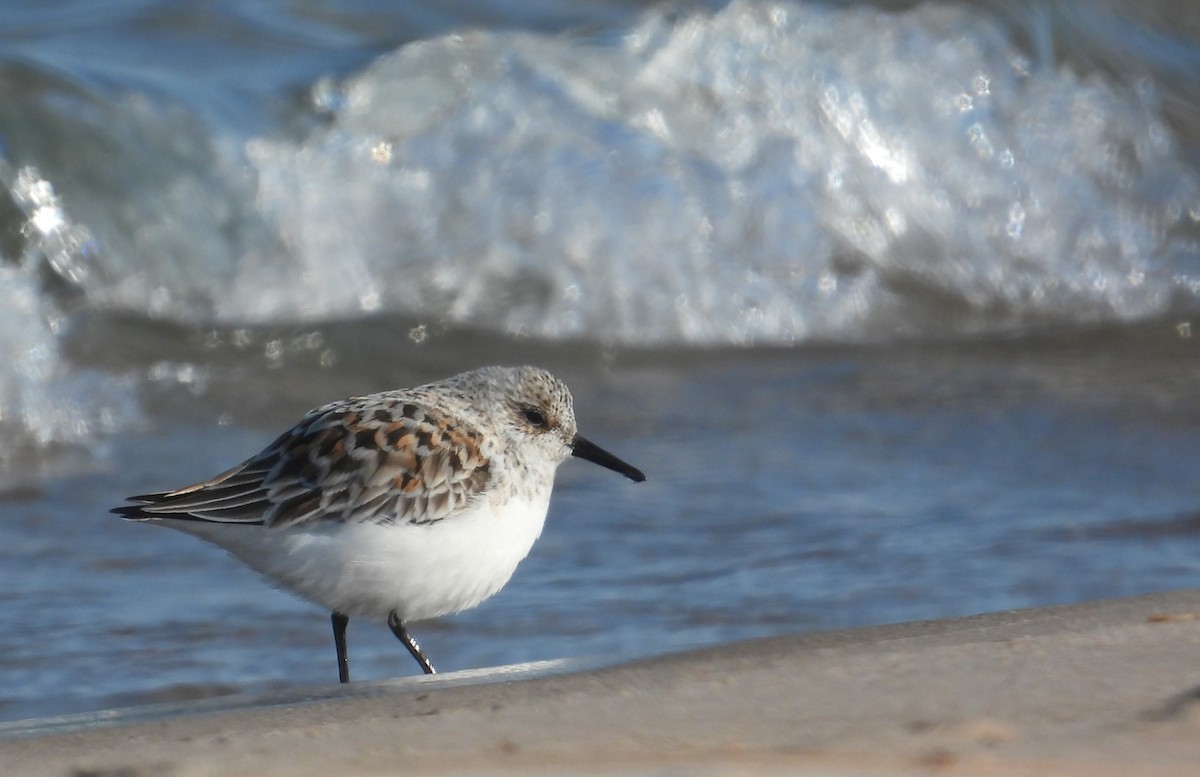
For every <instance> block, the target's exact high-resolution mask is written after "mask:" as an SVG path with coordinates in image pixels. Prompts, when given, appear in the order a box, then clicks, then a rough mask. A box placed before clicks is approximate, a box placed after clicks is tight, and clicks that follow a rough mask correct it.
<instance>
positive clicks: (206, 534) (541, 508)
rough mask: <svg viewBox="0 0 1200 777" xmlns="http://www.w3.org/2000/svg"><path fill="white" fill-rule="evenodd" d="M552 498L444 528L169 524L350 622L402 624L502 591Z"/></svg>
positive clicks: (512, 503) (475, 514) (471, 514)
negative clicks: (392, 618) (391, 617)
mask: <svg viewBox="0 0 1200 777" xmlns="http://www.w3.org/2000/svg"><path fill="white" fill-rule="evenodd" d="M549 503H550V492H549V489H547V490H546V491H545V494H544V495H536V496H527V495H522V496H514V497H513V498H511V499H509V500H508V501H506V502H504V503H503V504H501V505H499V506H496V505H493V504H492V502H491V501H490V500H488V499H482V500H480V503H479V504H478V505H475V506H473V507H471V508H469V509H467V510H465V511H463V512H461V513H459V514H456V515H453V516H451V517H449V518H446V519H445V520H441V521H437V522H436V523H430V524H423V525H414V524H376V523H354V522H347V523H334V522H323V523H321V524H318V525H316V526H312V527H303V528H291V529H268V528H265V527H262V526H247V525H234V524H220V523H210V522H202V521H174V520H165V521H163V522H162V523H164V524H166V525H169V526H171V527H172V528H175V529H179V530H182V531H185V532H188V533H190V534H195V535H197V536H200V537H202V538H204V539H206V540H208V541H210V542H213V543H215V544H217V545H220V546H221V547H223V548H225V549H226V550H228V551H229V552H231V553H233V554H234V555H235V556H237V557H238V558H240V559H241V560H242V561H244V562H245V563H246V564H248V565H249V566H250V567H252V568H254V569H256V570H258V571H259V572H261V573H262V574H264V575H266V576H267V577H268V578H270V579H271V580H273V581H274V582H276V583H278V584H279V585H281V586H283V587H285V588H288V589H290V590H292V591H294V592H295V593H297V594H299V595H300V596H302V597H304V598H306V599H309V600H311V601H314V602H317V603H320V604H322V605H324V606H325V607H327V608H328V609H330V610H335V611H337V612H340V613H342V614H344V615H348V616H364V617H370V618H379V619H382V618H386V617H387V615H388V614H389V613H390V612H392V611H395V612H396V613H397V614H398V615H399V617H400V619H401V620H402V621H405V622H407V621H411V620H422V619H425V618H436V617H438V616H440V615H448V614H450V613H454V612H458V611H460V610H465V609H467V608H470V607H474V606H475V605H477V604H479V603H480V602H482V601H483V600H484V599H487V598H488V597H489V596H491V595H492V594H494V593H496V592H497V591H499V590H500V589H501V588H502V587H503V586H504V584H505V583H507V582H508V580H509V578H511V577H512V574H513V572H514V571H515V570H516V568H517V564H518V563H520V561H521V560H522V559H523V558H525V556H527V555H528V554H529V550H530V548H531V547H533V543H534V541H536V540H537V538H538V536H539V535H540V534H541V532H542V526H543V525H544V523H545V520H546V511H547V508H548V507H549Z"/></svg>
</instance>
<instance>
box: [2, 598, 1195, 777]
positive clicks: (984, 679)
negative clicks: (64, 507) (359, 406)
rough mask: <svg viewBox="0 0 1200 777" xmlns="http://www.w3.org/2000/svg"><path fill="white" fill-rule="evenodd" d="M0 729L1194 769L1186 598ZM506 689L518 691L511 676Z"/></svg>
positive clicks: (75, 762)
mask: <svg viewBox="0 0 1200 777" xmlns="http://www.w3.org/2000/svg"><path fill="white" fill-rule="evenodd" d="M514 672H515V674H505V673H504V672H498V673H497V672H492V673H489V672H482V673H458V674H457V675H455V674H447V675H443V676H439V677H436V678H411V679H407V678H405V679H400V680H395V681H389V682H386V683H368V684H362V685H359V686H353V685H352V686H350V687H348V688H338V687H331V688H327V689H326V688H316V689H314V688H306V689H298V690H297V691H296V692H295V694H294V696H291V697H288V696H282V697H280V696H277V697H273V698H270V699H259V700H253V699H244V698H238V697H230V698H225V699H219V700H208V701H204V702H195V703H190V704H182V705H175V706H172V707H170V708H166V707H164V708H159V709H149V710H141V711H138V710H130V711H118V712H113V713H104V714H98V715H94V716H74V717H71V718H63V719H58V720H47V721H26V722H23V723H19V724H15V725H14V724H10V725H8V726H7V727H5V728H4V729H3V730H0V736H3V737H4V738H5V741H3V742H0V768H2V771H3V772H4V773H5V774H22V775H76V776H79V775H108V776H115V775H122V776H123V777H133V776H140V775H173V776H179V777H191V776H192V775H197V776H198V775H262V774H279V775H284V774H286V775H327V774H364V775H384V774H438V775H449V774H495V773H531V772H532V773H540V774H547V773H548V774H616V773H620V774H684V773H687V774H795V773H803V774H831V775H873V774H879V775H894V774H926V773H939V774H981V775H1010V774H1011V775H1017V774H1066V775H1128V774H1138V775H1157V774H1162V775H1181V776H1182V775H1191V774H1195V770H1196V764H1197V763H1200V590H1190V591H1180V592H1173V593H1163V594H1155V595H1149V596H1142V597H1136V598H1129V599H1117V600H1110V601H1102V602H1095V603H1089V604H1082V605H1073V606H1065V607H1052V608H1043V609H1034V610H1021V611H1013V612H1004V613H994V614H987V615H980V616H973V617H967V618H956V619H949V620H942V621H926V622H918V623H905V624H897V625H890V626H882V627H874V628H865V629H854V630H848V631H839V632H829V633H823V634H811V635H801V636H795V637H780V638H772V639H766V640H755V641H750V642H744V643H739V644H733V645H727V646H721V647H716V648H710V649H704V650H697V651H691V652H686V653H678V654H673V655H666V656H662V657H658V658H652V659H648V660H643V661H636V662H633V663H629V664H624V665H620V666H610V667H601V668H593V669H583V670H578V671H562V670H561V669H560V670H559V671H552V670H551V671H545V670H539V669H538V668H536V667H535V668H526V669H520V668H518V669H516V670H514ZM512 678H515V679H512Z"/></svg>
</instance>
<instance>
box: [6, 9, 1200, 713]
mask: <svg viewBox="0 0 1200 777" xmlns="http://www.w3.org/2000/svg"><path fill="white" fill-rule="evenodd" d="M509 5H510V4H504V3H499V2H491V3H489V2H481V3H472V4H463V6H462V7H457V6H455V5H453V4H444V3H437V4H430V6H429V7H426V6H425V5H423V4H420V3H413V2H403V3H395V2H391V3H383V2H379V1H378V0H358V1H357V2H351V3H344V2H338V3H334V2H326V3H321V2H310V3H286V2H279V1H278V0H277V1H275V2H270V1H268V0H262V1H261V2H253V3H245V2H234V1H233V0H226V1H224V2H207V3H200V2H190V1H189V2H171V3H168V2H164V1H163V0H125V1H124V2H119V3H105V4H103V7H102V8H101V7H100V6H96V5H95V4H89V3H83V2H64V3H57V4H53V6H51V7H47V6H46V5H45V4H42V3H33V2H13V3H6V4H4V5H3V6H0V98H2V99H0V356H2V357H3V358H2V359H0V624H2V625H0V720H17V719H22V718H29V717H35V716H45V715H54V714H61V713H68V712H78V711H88V710H98V709H105V708H111V707H120V706H130V705H136V704H143V703H147V702H153V701H164V700H178V699H187V698H196V697H203V696H214V695H219V694H224V693H231V692H234V691H238V690H248V691H259V690H266V689H279V688H299V687H305V686H313V687H315V686H318V685H321V684H326V683H330V682H332V681H334V680H336V670H335V666H334V659H333V649H332V645H331V644H330V642H331V640H330V637H329V625H328V614H327V613H325V612H323V611H321V610H320V609H318V608H316V607H314V606H312V605H308V604H306V603H304V602H301V601H298V600H296V599H294V598H292V597H291V596H289V595H288V594H286V593H282V592H279V591H275V590H273V589H272V588H270V587H269V586H267V585H265V584H264V583H262V582H261V581H260V580H259V579H258V578H257V577H256V576H255V575H254V574H253V573H252V572H249V571H248V570H246V569H244V568H243V567H241V566H240V564H239V563H238V562H236V561H234V560H232V559H231V558H229V557H227V556H226V555H225V554H224V553H223V552H222V551H220V550H219V549H216V548H214V547H210V546H207V545H204V544H203V543H201V542H199V541H198V540H195V539H193V538H190V537H186V536H183V535H177V534H175V533H172V532H170V531H166V530H161V529H156V528H154V527H149V526H145V525H135V524H130V523H126V522H122V521H120V520H119V519H117V518H116V517H115V516H111V515H109V514H108V513H107V510H108V509H109V508H110V507H113V506H116V505H118V504H120V503H121V501H122V500H123V498H124V497H125V496H126V495H128V494H132V493H140V492H144V491H147V490H156V489H163V488H168V487H175V486H182V485H185V484H187V483H191V482H194V481H196V480H200V479H203V478H205V477H208V476H211V475H212V474H215V473H216V472H219V471H221V470H223V469H225V468H227V467H229V466H231V465H233V464H235V463H237V462H238V461H240V460H241V459H243V458H245V457H246V456H248V455H250V454H252V453H254V452H255V451H257V450H258V449H259V448H260V447H261V446H263V445H265V444H266V443H267V442H269V441H270V440H271V439H273V438H274V437H275V436H276V435H277V434H278V433H279V432H280V431H282V429H284V428H286V427H287V426H289V425H290V424H291V423H293V422H294V421H295V420H297V419H298V417H299V416H300V415H301V414H302V413H303V412H304V411H305V410H307V409H309V408H310V407H314V406H316V405H319V404H322V403H324V402H326V401H328V400H330V399H333V398H337V397H341V396H346V395H350V394H356V393H363V392H368V391H377V390H382V389H385V388H392V387H397V386H404V385H412V384H415V383H418V382H422V381H425V380H429V379H433V378H438V377H443V376H445V375H448V374H452V373H454V372H457V371H460V370H462V369H467V368H471V367H475V366H479V365H481V364H486V363H523V362H531V363H537V364H541V365H543V366H546V367H548V368H550V369H552V370H554V371H555V372H557V373H558V374H560V375H561V376H562V377H563V378H564V379H565V380H566V381H567V382H568V384H569V385H571V386H572V388H573V390H574V392H575V395H576V407H577V412H578V415H579V419H580V424H581V430H582V431H583V432H584V433H585V434H587V435H588V436H589V437H591V438H593V439H594V440H595V441H596V442H598V443H600V444H602V445H604V446H605V447H606V448H609V449H610V450H612V451H613V452H614V453H616V454H617V455H619V456H621V457H623V458H625V459H627V460H629V461H630V462H631V463H633V464H635V465H637V466H639V467H641V468H642V469H644V470H645V471H646V473H647V475H648V480H647V482H646V483H643V484H632V483H629V482H627V481H624V480H622V479H620V478H619V477H617V476H615V475H613V474H612V473H609V472H606V471H604V470H601V469H598V468H595V467H591V466H589V465H586V464H585V463H581V462H573V463H568V464H566V465H564V467H563V468H562V469H561V470H560V474H559V480H558V487H557V489H556V492H555V498H554V502H553V504H552V507H551V515H550V519H549V521H548V523H547V527H546V531H545V533H544V535H543V537H542V539H541V540H540V541H539V543H538V544H537V545H536V546H535V548H534V551H533V553H532V554H531V556H530V557H529V558H528V559H527V560H526V561H525V563H524V564H523V565H522V566H521V568H520V569H519V570H518V573H517V575H516V577H515V578H514V580H513V581H512V582H511V583H510V584H509V586H508V587H507V588H506V589H505V590H504V591H502V592H501V593H500V594H499V595H498V596H497V597H495V598H494V599H493V600H491V601H489V602H487V603H485V604H484V605H483V606H481V607H480V608H478V609H476V610H474V611H471V612H468V613H462V614H460V615H457V616H453V617H449V618H445V619H442V620H440V621H437V622H432V623H427V624H418V625H417V626H415V627H414V633H415V634H416V636H417V637H418V638H419V639H420V640H421V642H422V644H423V645H424V646H425V647H426V649H427V650H428V652H429V653H430V655H431V656H432V657H433V659H434V661H435V662H436V663H437V664H438V666H439V668H441V669H443V670H453V669H464V668H473V667H481V666H489V665H496V664H506V663H515V662H523V661H534V660H541V659H552V658H560V657H570V656H581V657H598V658H603V659H606V660H620V659H622V658H630V657H635V656H641V655H647V654H651V653H657V652H662V651H667V650H672V649H679V648H685V647H691V646H696V645H703V644H711V643H718V642H723V641H730V640H736V639H743V638H749V637H754V636H763V635H771V634H782V633H792V632H800V631H810V630H819V629H829V628H837V627H846V626H854V625H866V624H875V623H884V622H892V621H903V620H910V619H917V618H931V617H944V616H952V615H961V614H968V613H976V612H984V611H991V610H997V609H1006V608H1014V607H1025V606H1036V605H1043V604H1052V603H1065V602H1075V601H1083V600H1088V599H1095V598H1101V597H1110V596H1121V595H1126V594H1135V593H1142V592H1148V591H1155V590H1164V589H1172V588H1184V587H1195V586H1198V585H1200V509H1198V508H1200V478H1198V477H1197V474H1196V473H1197V468H1196V465H1195V462H1197V461H1200V400H1198V398H1197V397H1198V393H1197V390H1196V387H1197V384H1198V381H1200V359H1198V358H1197V339H1198V338H1200V328H1198V327H1200V79H1197V78H1196V75H1195V74H1196V73H1198V72H1200V12H1198V11H1196V10H1195V9H1193V8H1192V6H1191V5H1190V4H1187V3H1170V2H1154V3H1138V4H1134V3H1123V2H1109V3H1104V4H1097V3H1082V2H1065V1H1064V2H1027V3H1021V4H1000V3H978V2H977V3H954V2H950V3H937V4H925V3H902V4H892V3H880V4H866V3H801V2H791V3H788V2H757V1H754V0H735V1H734V2H729V3H703V4H702V3H669V4H656V3H648V2H642V3H636V2H616V1H615V0H613V1H607V2H606V1H603V0H596V1H594V2H589V3H554V2H543V3H536V4H521V7H520V8H519V9H517V10H513V9H511V8H509V7H508V6H509ZM349 639H350V652H351V661H352V664H353V671H354V674H355V677H356V678H357V679H373V678H381V677H391V676H396V675H401V674H410V673H413V672H414V671H415V670H416V666H415V664H413V662H412V661H411V659H409V658H408V656H407V654H406V653H405V652H404V651H403V649H402V648H401V647H400V646H399V645H398V644H397V643H396V642H395V640H394V639H393V638H392V637H391V635H390V633H388V631H387V629H386V628H385V627H384V626H383V625H382V624H374V623H369V622H363V621H354V622H353V623H352V624H351V626H350V634H349Z"/></svg>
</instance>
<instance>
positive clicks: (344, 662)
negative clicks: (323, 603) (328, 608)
mask: <svg viewBox="0 0 1200 777" xmlns="http://www.w3.org/2000/svg"><path fill="white" fill-rule="evenodd" d="M329 617H330V620H332V621H333V646H334V647H335V648H337V661H338V681H339V682H343V683H348V682H350V659H349V657H347V655H346V624H347V623H349V622H350V618H349V617H348V616H345V615H342V614H341V613H340V612H334V613H333V614H332V615H330V616H329Z"/></svg>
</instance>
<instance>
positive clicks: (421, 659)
mask: <svg viewBox="0 0 1200 777" xmlns="http://www.w3.org/2000/svg"><path fill="white" fill-rule="evenodd" d="M388 628H389V629H391V630H392V633H393V634H395V635H396V639H398V640H400V641H401V642H403V643H404V647H406V648H408V652H409V653H412V657H413V658H415V659H417V663H418V664H420V665H421V669H423V670H424V671H425V674H434V673H436V672H437V670H436V669H434V668H433V662H431V661H430V660H429V657H428V656H426V655H425V651H424V650H421V646H420V645H418V644H417V641H416V640H415V639H413V638H412V635H411V634H409V633H408V629H406V628H404V624H403V623H401V622H400V616H399V615H397V614H396V611H395V610H393V611H392V613H391V614H390V615H388Z"/></svg>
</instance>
